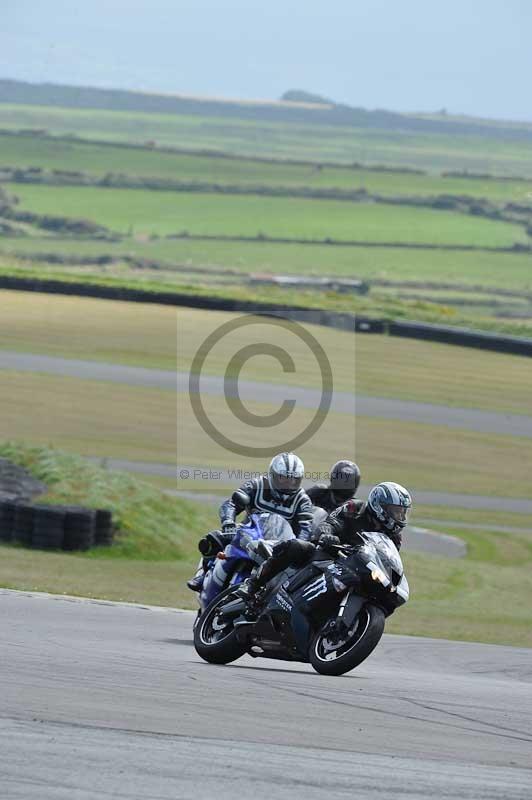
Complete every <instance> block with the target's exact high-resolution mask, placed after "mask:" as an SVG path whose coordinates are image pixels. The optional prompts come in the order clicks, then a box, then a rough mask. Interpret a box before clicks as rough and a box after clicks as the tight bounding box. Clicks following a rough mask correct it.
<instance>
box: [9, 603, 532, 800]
mask: <svg viewBox="0 0 532 800" xmlns="http://www.w3.org/2000/svg"><path fill="white" fill-rule="evenodd" d="M401 613H408V609H404V610H403V612H401ZM192 620H193V614H192V612H180V611H173V610H169V609H152V608H146V607H140V606H127V605H120V604H118V605H117V604H111V603H106V602H105V601H80V600H74V599H72V598H70V599H69V598H62V597H53V596H48V595H31V594H27V593H20V592H10V591H7V590H2V591H0V637H1V642H2V649H1V651H0V652H1V656H0V686H1V690H0V697H1V714H0V752H1V757H0V796H1V797H2V800H52V798H53V800H106V799H107V798H127V800H137V798H138V800H188V799H189V798H190V800H211V798H212V799H213V800H214V798H216V800H226V799H227V800H229V798H231V800H233V799H234V798H235V797H237V798H241V799H242V800H249V798H253V799H254V800H262V798H268V800H272V799H273V798H275V799H276V800H288V798H290V800H303V798H304V800H323V799H324V798H350V799H352V798H363V799H364V800H367V799H368V798H369V799H370V800H374V798H379V799H380V798H383V799H384V798H390V797H403V798H429V797H432V798H478V799H479V800H492V799H493V800H495V798H497V800H499V798H505V800H517V798H520V799H522V800H524V798H527V800H529V798H530V797H531V796H532V685H531V684H532V658H531V651H530V650H526V649H519V648H510V647H496V646H492V645H479V644H471V643H458V642H447V641H439V640H432V639H421V638H420V639H417V638H412V637H399V636H385V637H384V639H383V640H382V641H381V643H380V645H379V647H378V648H377V650H376V651H375V652H374V654H373V655H372V656H370V658H369V659H368V660H367V661H366V662H365V663H364V664H362V665H361V666H360V667H359V668H358V669H357V670H355V671H353V672H352V673H350V674H348V675H346V676H344V677H341V678H328V677H324V676H320V675H317V674H316V673H314V672H313V670H312V669H311V668H310V667H309V666H307V665H304V664H289V663H287V662H281V661H268V660H265V659H256V660H255V659H252V658H248V657H244V658H242V659H240V660H239V661H238V662H236V663H235V664H233V665H228V666H225V667H216V666H212V665H209V664H205V663H203V662H202V661H201V660H200V659H199V657H198V656H197V655H196V653H195V651H194V648H193V647H192V644H191V627H192Z"/></svg>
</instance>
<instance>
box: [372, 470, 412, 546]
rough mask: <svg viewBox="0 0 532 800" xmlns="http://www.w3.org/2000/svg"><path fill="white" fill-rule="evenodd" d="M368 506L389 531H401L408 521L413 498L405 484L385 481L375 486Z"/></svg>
mask: <svg viewBox="0 0 532 800" xmlns="http://www.w3.org/2000/svg"><path fill="white" fill-rule="evenodd" d="M368 506H369V508H370V509H371V511H372V513H373V515H374V516H375V517H376V518H377V519H378V521H379V522H380V524H381V525H382V527H383V528H384V530H385V531H386V532H387V533H399V532H400V531H402V530H403V528H404V527H405V525H406V523H407V522H408V513H409V511H410V509H411V507H412V498H411V497H410V492H408V491H407V490H406V489H405V488H404V486H400V485H399V484H398V483H392V482H391V481H385V482H384V483H378V484H377V486H374V487H373V489H372V490H371V492H370V493H369V495H368Z"/></svg>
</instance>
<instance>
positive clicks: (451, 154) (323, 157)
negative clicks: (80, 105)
mask: <svg viewBox="0 0 532 800" xmlns="http://www.w3.org/2000/svg"><path fill="white" fill-rule="evenodd" d="M0 128H12V129H13V128H15V129H19V128H32V129H41V130H46V131H48V132H50V133H53V134H59V135H73V136H76V135H78V136H81V137H82V138H97V139H106V140H109V141H117V142H120V141H126V142H135V143H145V142H148V141H155V142H157V144H159V145H163V146H174V147H188V148H192V149H200V148H207V149H211V150H217V151H220V150H223V151H227V152H231V153H236V154H238V155H252V156H253V155H262V156H264V155H265V156H275V157H279V158H296V159H304V160H311V161H339V162H343V163H350V162H353V161H356V162H360V163H363V164H387V165H391V166H410V167H417V168H421V169H426V170H430V171H435V172H441V171H443V170H449V169H458V170H462V169H468V170H470V171H474V172H482V173H492V174H499V175H501V174H502V175H513V176H515V177H522V176H527V177H532V166H531V161H530V146H529V145H528V144H527V143H526V142H524V141H512V140H504V139H500V140H499V139H494V138H493V139H492V138H487V137H482V136H472V135H468V136H466V135H462V136H459V135H452V136H449V135H447V136H446V135H443V134H431V135H419V134H414V133H412V132H403V131H382V130H370V129H356V128H351V127H345V128H343V127H339V126H332V125H316V124H314V125H311V124H298V123H287V122H283V123H280V122H277V123H276V122H262V121H261V122H260V123H258V122H254V121H247V120H241V119H236V118H233V119H230V118H227V117H225V118H224V117H220V118H216V117H207V116H205V117H202V116H192V115H189V116H187V115H184V114H147V113H129V112H117V111H100V110H94V109H89V110H77V109H71V108H52V107H45V106H19V105H8V104H0Z"/></svg>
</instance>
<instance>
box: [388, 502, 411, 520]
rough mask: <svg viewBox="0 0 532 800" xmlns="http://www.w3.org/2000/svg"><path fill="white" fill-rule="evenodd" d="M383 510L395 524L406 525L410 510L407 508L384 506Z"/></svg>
mask: <svg viewBox="0 0 532 800" xmlns="http://www.w3.org/2000/svg"><path fill="white" fill-rule="evenodd" d="M384 510H385V511H386V513H387V514H388V516H389V517H391V519H393V520H394V521H395V522H402V523H403V524H406V522H407V521H408V514H409V512H410V508H407V507H406V506H395V505H388V506H384Z"/></svg>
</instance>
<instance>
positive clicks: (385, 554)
mask: <svg viewBox="0 0 532 800" xmlns="http://www.w3.org/2000/svg"><path fill="white" fill-rule="evenodd" d="M360 536H361V537H362V538H363V539H364V542H365V545H364V547H363V549H364V550H367V551H368V555H370V553H371V551H373V558H374V560H377V563H378V562H379V561H380V564H381V565H382V567H383V568H384V569H385V570H386V571H387V572H389V571H390V570H393V571H394V572H395V573H396V575H397V576H398V577H400V576H401V575H402V574H403V571H404V569H403V562H402V561H401V556H400V555H399V551H398V549H397V547H396V546H395V545H394V543H393V542H392V540H391V539H390V537H389V536H386V534H384V533H379V532H377V531H372V532H370V533H367V532H364V533H361V534H360Z"/></svg>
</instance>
